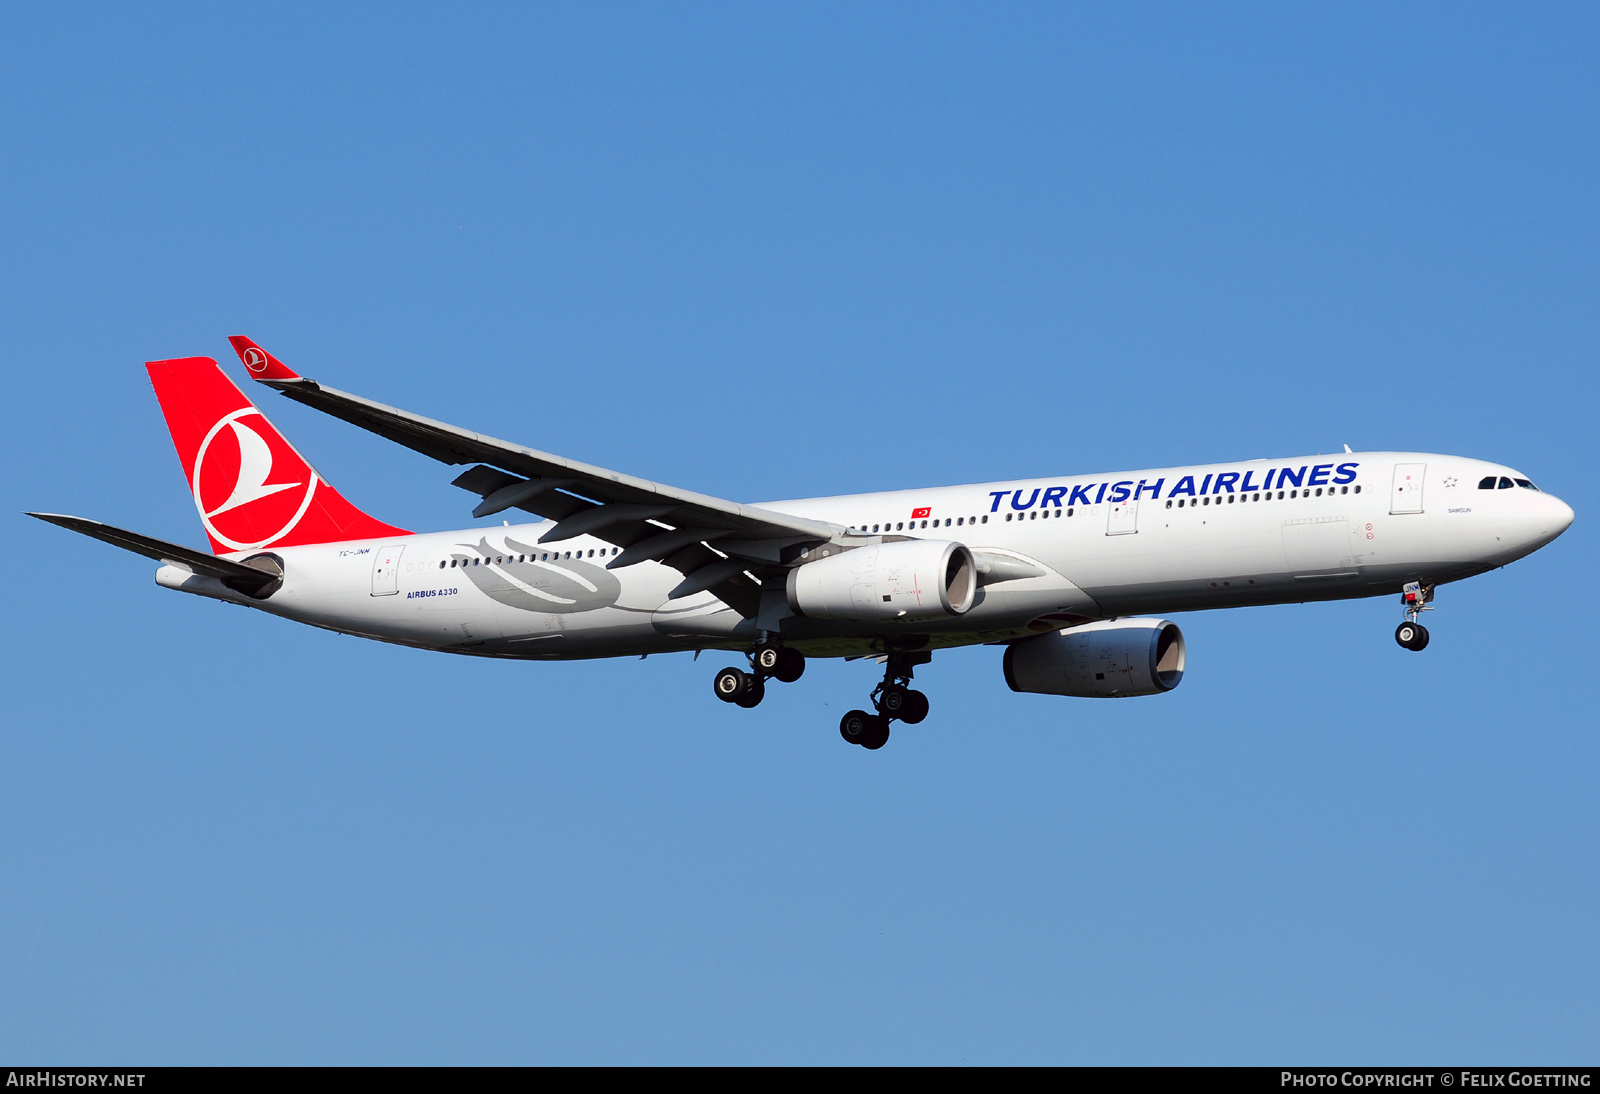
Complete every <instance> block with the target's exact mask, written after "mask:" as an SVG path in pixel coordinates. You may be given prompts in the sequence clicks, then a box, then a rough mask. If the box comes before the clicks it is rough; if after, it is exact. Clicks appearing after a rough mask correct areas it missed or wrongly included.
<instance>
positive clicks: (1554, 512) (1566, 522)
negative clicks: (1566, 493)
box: [1545, 494, 1577, 539]
mask: <svg viewBox="0 0 1600 1094" xmlns="http://www.w3.org/2000/svg"><path fill="white" fill-rule="evenodd" d="M1545 499H1546V500H1547V501H1548V502H1549V503H1550V519H1551V521H1552V522H1553V524H1554V527H1553V528H1551V529H1550V538H1551V539H1555V538H1556V537H1557V536H1559V535H1560V534H1561V533H1562V532H1565V531H1566V530H1567V529H1568V528H1570V527H1572V518H1573V517H1575V516H1577V514H1576V513H1574V512H1573V511H1572V506H1570V505H1568V504H1567V503H1566V502H1564V501H1562V500H1561V499H1560V498H1558V497H1556V496H1555V495H1554V494H1546V495H1545Z"/></svg>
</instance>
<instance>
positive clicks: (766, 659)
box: [750, 646, 783, 676]
mask: <svg viewBox="0 0 1600 1094" xmlns="http://www.w3.org/2000/svg"><path fill="white" fill-rule="evenodd" d="M782 658H783V647H782V646H758V647H757V648H756V652H755V653H753V654H751V655H750V663H751V664H752V665H754V666H755V669H756V671H757V672H760V673H765V674H766V675H768V676H776V675H777V673H775V672H774V671H773V670H774V669H776V668H777V667H778V662H779V661H780V660H782Z"/></svg>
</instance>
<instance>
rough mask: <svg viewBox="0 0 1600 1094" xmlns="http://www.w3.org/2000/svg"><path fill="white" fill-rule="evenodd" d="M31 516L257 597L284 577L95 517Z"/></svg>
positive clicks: (41, 514)
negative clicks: (115, 525) (104, 522)
mask: <svg viewBox="0 0 1600 1094" xmlns="http://www.w3.org/2000/svg"><path fill="white" fill-rule="evenodd" d="M28 516H30V517H38V518H39V519H40V520H43V521H48V522H49V523H51V524H55V525H59V526H60V527H62V528H67V529H70V530H71V531H74V532H81V533H82V534H83V535H86V536H89V537H90V538H91V539H98V540H100V541H102V542H104V543H109V544H111V545H113V546H115V547H121V548H122V549H123V550H124V551H132V552H133V553H134V554H136V555H143V556H144V557H145V558H153V559H155V560H156V561H157V562H166V563H170V564H172V565H174V566H182V567H184V568H186V569H189V570H192V571H193V572H195V573H197V574H204V575H206V576H207V577H214V578H216V579H217V580H219V581H221V582H222V583H223V584H224V585H226V586H227V587H228V588H230V589H233V590H234V591H235V592H240V593H244V594H245V595H246V596H259V595H261V593H262V592H263V591H264V590H265V589H266V588H267V587H268V586H270V585H273V584H275V583H277V582H279V581H282V580H283V575H282V574H281V573H279V572H277V571H276V569H274V570H272V571H268V570H261V569H257V568H256V567H254V566H250V565H248V564H246V563H243V562H234V561H233V560H231V559H226V558H218V557H217V556H215V555H212V554H208V553H206V552H205V551H196V550H195V549H194V548H192V547H180V546H179V545H178V544H176V543H168V542H166V541H165V540H160V539H152V538H151V537H150V536H142V535H140V534H139V533H138V532H129V531H127V530H126V529H123V528H113V527H112V526H111V525H109V524H101V523H100V522H99V521H97V520H87V519H85V518H83V517H69V516H65V515H63V514H61V513H29V514H28Z"/></svg>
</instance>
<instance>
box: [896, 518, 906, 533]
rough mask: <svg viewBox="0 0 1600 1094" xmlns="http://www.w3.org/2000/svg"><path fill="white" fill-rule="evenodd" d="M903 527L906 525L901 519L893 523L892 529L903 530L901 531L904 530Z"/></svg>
mask: <svg viewBox="0 0 1600 1094" xmlns="http://www.w3.org/2000/svg"><path fill="white" fill-rule="evenodd" d="M905 528H906V526H905V523H904V522H903V521H900V522H896V523H895V526H894V530H895V531H896V532H903V531H905Z"/></svg>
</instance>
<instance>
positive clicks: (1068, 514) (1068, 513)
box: [1067, 505, 1072, 517]
mask: <svg viewBox="0 0 1600 1094" xmlns="http://www.w3.org/2000/svg"><path fill="white" fill-rule="evenodd" d="M1071 515H1072V506H1070V505H1069V506H1067V516H1069V517H1070V516H1071Z"/></svg>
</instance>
